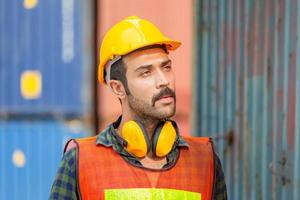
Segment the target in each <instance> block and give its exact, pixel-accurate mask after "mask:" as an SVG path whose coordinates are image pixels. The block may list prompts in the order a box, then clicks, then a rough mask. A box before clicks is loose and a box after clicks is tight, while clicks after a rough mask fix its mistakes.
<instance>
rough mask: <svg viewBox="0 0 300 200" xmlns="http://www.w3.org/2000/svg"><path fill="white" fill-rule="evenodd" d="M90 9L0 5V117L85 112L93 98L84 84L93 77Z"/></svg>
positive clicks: (53, 1)
mask: <svg viewBox="0 0 300 200" xmlns="http://www.w3.org/2000/svg"><path fill="white" fill-rule="evenodd" d="M90 4H91V3H84V2H83V3H81V2H80V1H75V0H63V1H60V0H46V1H38V0H24V1H16V0H12V1H1V2H0V26H1V29H0V114H1V115H7V114H17V115H18V114H22V115H23V114H58V115H72V116H74V115H77V116H78V115H82V114H83V113H84V112H86V109H87V106H85V105H84V104H85V103H87V102H88V101H90V99H91V97H90V96H91V93H92V91H91V88H90V85H91V84H90V83H89V80H87V81H85V78H87V77H88V78H90V77H92V75H91V72H92V65H91V63H92V55H93V48H92V45H91V44H90V43H91V41H92V40H90V38H91V35H92V34H91V32H92V30H93V29H92V26H91V25H90V24H91V23H92V22H93V20H92V15H91V14H89V13H88V12H90V10H89V9H90V8H89V6H87V5H90ZM91 13H92V12H91ZM86 74H89V75H86ZM86 83H87V84H86Z"/></svg>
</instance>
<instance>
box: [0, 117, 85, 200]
mask: <svg viewBox="0 0 300 200" xmlns="http://www.w3.org/2000/svg"><path fill="white" fill-rule="evenodd" d="M86 135H87V134H86V133H84V130H83V129H82V124H81V122H80V121H77V120H74V121H70V122H68V123H61V122H55V121H32V122H31V121H0V200H5V199H11V200H19V199H28V200H34V199H37V200H40V199H48V197H49V193H50V189H51V185H52V183H53V181H54V177H55V174H56V171H57V169H58V167H59V162H60V160H61V158H62V154H63V147H64V144H65V143H66V141H67V140H69V139H70V138H77V137H83V136H86Z"/></svg>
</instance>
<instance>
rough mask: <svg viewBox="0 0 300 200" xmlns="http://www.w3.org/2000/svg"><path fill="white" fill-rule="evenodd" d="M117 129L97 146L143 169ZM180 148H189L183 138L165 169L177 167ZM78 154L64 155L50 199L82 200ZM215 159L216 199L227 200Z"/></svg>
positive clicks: (103, 136)
mask: <svg viewBox="0 0 300 200" xmlns="http://www.w3.org/2000/svg"><path fill="white" fill-rule="evenodd" d="M115 127H116V125H115V124H112V125H110V126H109V127H107V128H106V129H105V130H104V131H103V132H102V133H100V134H99V135H98V136H97V140H96V144H95V145H104V146H106V147H111V148H113V149H114V150H115V151H116V152H117V153H119V154H120V155H121V156H122V157H123V158H124V159H126V160H127V161H129V162H130V163H132V164H133V165H135V166H137V167H143V166H142V164H141V163H140V161H139V160H137V159H136V158H135V157H133V156H131V155H130V154H128V153H127V152H126V151H125V150H124V148H123V147H122V145H121V144H120V141H119V139H118V137H117V135H116V132H115V131H113V130H114V128H115ZM180 147H188V144H187V143H186V142H185V141H184V140H183V138H181V137H180V138H179V143H178V144H177V146H176V147H175V148H174V149H173V150H172V151H171V152H170V153H169V154H168V156H167V163H166V164H165V165H164V166H163V168H164V169H168V168H171V167H172V166H174V165H175V163H176V160H177V157H178V156H179V148H180ZM77 153H78V152H77V148H73V149H71V150H69V151H67V152H66V153H65V154H64V156H63V158H62V161H61V164H60V167H59V169H58V172H57V175H56V178H55V180H54V183H53V185H52V189H51V194H50V198H49V199H66V200H67V199H70V200H71V199H80V198H79V194H78V190H77V187H78V182H77V172H76V170H77V166H76V164H77ZM214 157H215V172H216V174H215V175H216V176H215V178H216V180H215V187H214V199H215V200H226V199H227V190H226V184H225V180H224V175H223V170H222V166H221V162H220V159H219V158H218V156H217V155H216V154H215V156H214Z"/></svg>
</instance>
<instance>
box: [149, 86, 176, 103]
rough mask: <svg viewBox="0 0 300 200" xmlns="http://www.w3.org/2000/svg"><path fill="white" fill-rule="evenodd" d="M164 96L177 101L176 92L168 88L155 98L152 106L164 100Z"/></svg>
mask: <svg viewBox="0 0 300 200" xmlns="http://www.w3.org/2000/svg"><path fill="white" fill-rule="evenodd" d="M164 96H171V97H173V98H174V100H176V95H175V92H174V91H173V90H172V89H170V88H168V87H166V88H164V89H162V90H161V91H160V92H159V93H158V94H156V95H154V96H153V98H152V106H154V104H155V102H156V101H157V100H159V99H161V98H163V97H164Z"/></svg>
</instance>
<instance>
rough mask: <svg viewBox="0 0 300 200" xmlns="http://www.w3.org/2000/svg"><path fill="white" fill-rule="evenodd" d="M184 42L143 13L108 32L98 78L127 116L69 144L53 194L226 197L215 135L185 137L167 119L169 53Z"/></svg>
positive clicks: (170, 111) (171, 109) (171, 88)
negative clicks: (215, 147)
mask: <svg viewBox="0 0 300 200" xmlns="http://www.w3.org/2000/svg"><path fill="white" fill-rule="evenodd" d="M180 45H181V43H180V42H178V41H175V40H171V39H169V38H167V37H165V36H164V35H163V34H162V33H161V32H160V31H159V29H158V28H157V27H156V26H154V25H153V24H152V23H150V22H149V21H147V20H144V19H140V18H138V17H128V18H126V19H124V20H122V21H121V22H119V23H117V24H116V25H115V26H113V27H112V28H111V29H110V30H109V31H108V32H107V34H106V36H105V37H104V39H103V42H102V45H101V49H100V64H99V74H98V78H99V81H100V82H101V83H103V84H107V85H108V86H109V87H110V88H111V90H112V92H113V93H114V94H115V95H116V97H117V98H118V99H119V100H120V102H121V107H122V115H121V116H120V117H119V119H118V120H117V121H116V122H114V123H112V124H111V125H109V126H108V127H107V128H106V129H105V130H104V131H102V132H101V133H100V134H99V135H97V136H95V137H91V138H85V139H78V140H71V141H70V142H69V143H68V144H67V145H66V150H65V151H66V152H65V154H64V157H63V160H62V162H61V166H60V168H59V170H58V173H57V176H56V179H55V181H54V184H53V186H52V190H51V196H50V199H204V200H207V199H227V194H226V185H225V181H224V176H223V172H222V168H221V164H220V161H219V159H218V157H217V156H216V154H215V152H214V149H213V144H212V142H211V140H210V139H209V138H191V137H186V138H183V137H181V136H180V134H179V130H178V127H177V125H176V123H175V122H174V121H172V120H170V117H172V116H173V115H174V114H175V110H176V96H175V76H174V72H173V69H172V62H171V60H170V59H169V57H168V52H169V51H171V50H175V49H176V48H178V47H179V46H180Z"/></svg>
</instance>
